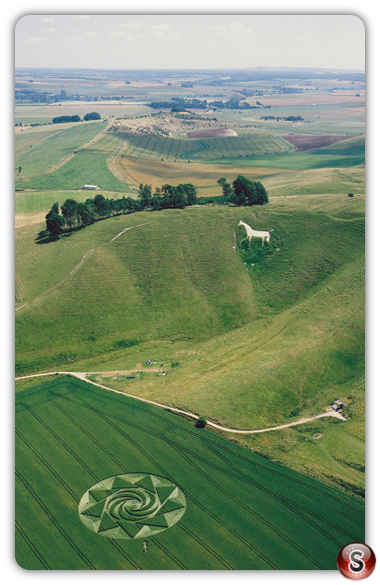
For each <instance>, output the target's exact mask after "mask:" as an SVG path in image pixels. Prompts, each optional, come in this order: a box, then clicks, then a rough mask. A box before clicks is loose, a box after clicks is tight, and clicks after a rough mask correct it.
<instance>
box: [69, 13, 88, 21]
mask: <svg viewBox="0 0 380 585" xmlns="http://www.w3.org/2000/svg"><path fill="white" fill-rule="evenodd" d="M70 18H72V19H73V20H88V19H89V18H91V16H90V15H89V14H76V15H74V14H73V15H72V16H70Z"/></svg>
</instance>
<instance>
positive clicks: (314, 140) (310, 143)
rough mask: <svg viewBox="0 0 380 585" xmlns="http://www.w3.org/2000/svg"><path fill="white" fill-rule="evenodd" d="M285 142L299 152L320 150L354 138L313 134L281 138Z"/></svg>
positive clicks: (291, 135)
mask: <svg viewBox="0 0 380 585" xmlns="http://www.w3.org/2000/svg"><path fill="white" fill-rule="evenodd" d="M283 138H284V139H285V140H287V141H288V142H290V143H291V144H293V146H296V147H297V151H300V150H311V149H313V148H322V146H330V144H335V143H336V142H342V140H348V139H349V138H354V136H341V135H336V134H332V135H328V136H327V135H326V136H320V135H315V134H290V135H289V136H283Z"/></svg>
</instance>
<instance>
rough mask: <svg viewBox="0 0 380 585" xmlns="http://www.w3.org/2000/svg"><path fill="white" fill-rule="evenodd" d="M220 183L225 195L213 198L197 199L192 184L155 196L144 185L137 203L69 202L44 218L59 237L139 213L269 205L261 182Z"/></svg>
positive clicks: (123, 199)
mask: <svg viewBox="0 0 380 585" xmlns="http://www.w3.org/2000/svg"><path fill="white" fill-rule="evenodd" d="M217 182H218V184H219V185H220V186H221V187H222V195H221V196H220V197H213V198H206V197H201V198H199V197H197V190H196V187H195V186H194V185H193V184H191V183H185V184H182V183H181V184H180V185H177V186H173V185H169V184H165V185H163V186H162V187H156V189H155V191H154V193H153V192H152V187H151V186H150V185H143V184H142V183H141V184H140V187H139V192H138V199H132V198H131V197H125V196H124V195H123V197H121V198H120V199H108V198H105V197H104V196H103V195H101V194H98V195H96V196H95V197H94V198H93V199H91V198H89V199H86V201H83V202H79V203H78V202H77V201H75V200H74V199H66V201H65V202H64V203H63V205H61V207H59V205H58V203H54V205H53V206H52V208H51V209H50V211H49V212H48V213H47V215H46V216H45V220H46V231H47V232H48V234H50V235H51V236H59V235H60V234H63V233H67V232H72V231H74V230H77V229H80V228H84V227H86V226H88V225H91V224H93V223H94V222H96V221H99V220H102V219H106V218H108V217H113V216H115V215H125V214H129V213H135V212H137V211H148V210H149V211H159V210H160V209H184V208H185V207H188V206H191V205H205V204H208V203H216V204H222V205H237V206H239V205H246V206H247V205H263V204H265V203H267V202H268V195H267V192H266V190H265V188H264V186H263V185H262V184H261V183H260V182H253V181H250V180H249V179H246V178H245V177H243V176H241V175H239V176H238V177H237V178H236V179H235V181H233V183H232V187H231V185H230V184H229V183H227V181H226V179H225V178H224V177H223V178H221V179H219V180H218V181H217Z"/></svg>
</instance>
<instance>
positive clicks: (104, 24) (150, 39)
mask: <svg viewBox="0 0 380 585" xmlns="http://www.w3.org/2000/svg"><path fill="white" fill-rule="evenodd" d="M15 38H16V50H15V65H16V67H88V68H107V69H147V68H153V69H156V68H160V69H163V68H165V69H166V68H167V69H187V68H194V69H198V68H221V69H222V68H245V67H268V66H269V67H321V68H333V69H359V70H364V67H365V54H364V53H365V30H364V25H363V23H362V21H361V20H360V19H359V18H357V17H356V16H348V15H347V16H346V15H162V14H161V15H83V16H79V15H75V16H74V15H72V16H70V15H31V16H23V17H22V18H21V19H20V20H19V21H18V22H17V24H16V34H15Z"/></svg>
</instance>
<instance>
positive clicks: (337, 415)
mask: <svg viewBox="0 0 380 585" xmlns="http://www.w3.org/2000/svg"><path fill="white" fill-rule="evenodd" d="M88 373H89V374H91V373H93V372H88ZM103 373H104V374H105V373H106V372H103ZM54 375H60V376H72V377H74V378H78V379H79V380H82V381H83V382H87V383H88V384H93V385H94V386H98V387H99V388H103V389H104V390H108V391H110V392H114V393H115V394H121V395H122V396H127V398H134V399H135V400H139V401H140V402H145V403H146V404H153V406H158V407H159V408H164V409H165V410H170V411H171V412H177V413H179V414H184V415H186V416H190V417H191V418H194V419H198V418H199V415H197V414H194V413H192V412H188V411H186V410H182V409H180V408H175V407H173V406H167V405H166V404H161V403H160V402H154V401H153V400H148V399H147V398H141V397H140V396H133V394H127V393H126V392H121V391H120V390H115V389H114V388H110V387H109V386H104V385H103V384H98V383H97V382H93V381H92V380H89V379H88V378H87V377H86V373H85V372H44V373H42V374H29V375H28V376H20V377H18V378H15V380H25V379H26V378H38V377H39V376H54ZM325 416H333V417H335V418H339V419H340V420H342V421H346V420H347V419H346V418H344V416H342V415H341V414H340V413H338V412H335V410H329V411H327V412H324V413H323V414H317V415H315V416H313V417H310V418H301V419H300V420H298V421H295V422H292V423H287V424H284V425H279V426H277V427H269V428H266V429H255V430H240V429H229V428H227V427H222V426H221V425H218V424H216V423H213V422H211V421H209V420H207V421H206V423H207V425H209V426H210V427H213V428H215V429H218V430H219V431H224V432H226V433H237V434H240V435H252V434H254V433H266V432H268V431H278V430H281V429H285V428H288V427H293V426H296V425H301V424H305V423H307V422H311V421H314V420H316V419H318V418H322V417H325Z"/></svg>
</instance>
